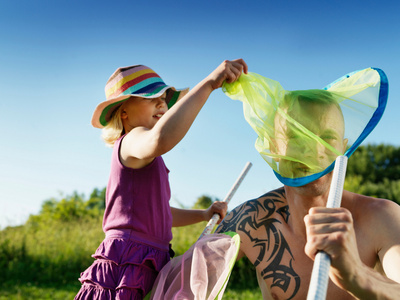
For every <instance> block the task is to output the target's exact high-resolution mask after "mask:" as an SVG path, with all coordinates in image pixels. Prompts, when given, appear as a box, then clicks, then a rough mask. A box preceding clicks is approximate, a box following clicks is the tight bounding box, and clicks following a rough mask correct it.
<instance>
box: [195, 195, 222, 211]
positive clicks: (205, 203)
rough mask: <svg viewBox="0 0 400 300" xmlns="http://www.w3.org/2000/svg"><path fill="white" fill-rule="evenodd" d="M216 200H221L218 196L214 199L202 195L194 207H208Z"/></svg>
mask: <svg viewBox="0 0 400 300" xmlns="http://www.w3.org/2000/svg"><path fill="white" fill-rule="evenodd" d="M215 201H219V200H218V198H214V199H212V198H211V197H210V196H207V195H202V196H200V197H199V198H197V201H196V203H195V204H194V205H193V209H206V208H208V207H209V206H210V205H211V204H212V203H213V202H215Z"/></svg>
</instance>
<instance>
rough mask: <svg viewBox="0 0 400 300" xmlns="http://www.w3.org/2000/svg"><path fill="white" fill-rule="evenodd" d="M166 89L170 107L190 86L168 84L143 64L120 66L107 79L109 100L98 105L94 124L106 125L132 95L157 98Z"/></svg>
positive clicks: (93, 119) (93, 118)
mask: <svg viewBox="0 0 400 300" xmlns="http://www.w3.org/2000/svg"><path fill="white" fill-rule="evenodd" d="M165 91H167V104H168V108H170V107H171V106H172V105H174V104H175V102H176V101H178V100H179V99H180V98H182V97H183V96H184V95H185V94H186V93H187V92H188V91H189V88H185V89H181V90H178V89H175V88H174V87H172V86H168V85H166V84H165V83H164V81H163V80H162V79H161V77H160V76H159V75H158V74H157V73H156V72H154V71H153V70H152V69H150V68H149V67H146V66H143V65H136V66H130V67H123V68H118V69H117V70H116V71H115V72H114V73H113V74H112V75H111V77H110V78H109V79H108V81H107V84H106V87H105V92H106V99H107V100H106V101H104V102H102V103H100V104H99V105H98V106H97V107H96V110H95V111H94V113H93V117H92V125H93V126H94V127H97V128H103V127H104V126H106V125H107V123H108V122H109V121H110V120H111V117H112V114H113V112H115V111H116V110H117V109H118V107H119V106H120V105H121V104H122V103H123V102H124V101H125V100H127V99H128V98H129V97H131V96H135V97H142V98H157V97H160V96H162V95H163V94H164V92H165Z"/></svg>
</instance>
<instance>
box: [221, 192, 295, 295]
mask: <svg viewBox="0 0 400 300" xmlns="http://www.w3.org/2000/svg"><path fill="white" fill-rule="evenodd" d="M285 203H286V201H285V191H284V189H283V188H281V189H278V190H275V191H272V192H269V193H267V194H265V195H263V196H261V197H260V198H258V199H255V200H250V201H247V202H246V203H245V204H243V205H241V206H239V207H237V208H236V209H235V210H233V211H232V212H231V213H230V214H229V216H227V217H226V218H225V219H224V221H223V222H222V223H221V225H220V226H219V228H218V229H217V230H218V232H226V231H234V232H238V233H239V232H242V233H243V234H245V235H246V236H248V238H249V239H250V241H251V243H252V245H253V248H257V249H258V252H257V253H258V255H257V258H256V260H255V261H254V262H253V264H254V266H255V267H257V266H259V265H260V263H262V262H264V264H263V265H264V266H266V267H265V268H264V269H263V270H262V271H261V276H262V278H263V279H264V280H266V281H271V282H272V283H271V285H270V286H271V287H278V288H280V289H282V291H283V292H284V293H285V294H286V295H288V298H287V299H292V298H293V297H294V296H295V295H296V294H297V292H298V290H299V288H300V277H299V276H298V274H297V273H296V272H295V270H294V269H293V265H292V262H293V260H294V258H293V255H292V252H291V250H290V248H289V245H288V243H287V242H286V239H285V238H284V236H283V234H282V232H281V231H280V229H279V224H281V223H282V222H281V221H280V220H279V219H277V218H276V216H277V214H279V215H280V216H281V217H282V218H283V220H284V222H286V223H287V222H288V220H289V216H290V213H289V207H288V205H287V204H285ZM260 233H262V234H260ZM265 262H266V264H265Z"/></svg>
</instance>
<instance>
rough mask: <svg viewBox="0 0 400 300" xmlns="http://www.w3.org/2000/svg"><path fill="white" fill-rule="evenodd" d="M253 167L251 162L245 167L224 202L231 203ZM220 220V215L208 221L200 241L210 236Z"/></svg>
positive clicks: (215, 215)
mask: <svg viewBox="0 0 400 300" xmlns="http://www.w3.org/2000/svg"><path fill="white" fill-rule="evenodd" d="M251 166H252V163H251V162H247V163H246V165H245V166H244V168H243V170H242V172H241V173H240V175H239V177H238V179H237V180H236V182H235V183H234V184H233V186H232V188H231V189H230V191H229V192H228V194H227V195H226V196H225V199H224V200H223V202H226V203H228V204H229V201H231V199H232V197H233V195H234V194H235V193H236V190H237V189H238V187H239V185H240V184H241V183H242V181H243V179H244V177H245V176H246V175H247V173H248V172H249V170H250V168H251ZM219 219H220V215H219V214H214V215H213V216H212V217H211V219H210V221H208V223H207V226H206V228H204V230H203V232H202V233H201V235H200V237H199V239H201V238H202V237H203V236H205V235H207V234H210V233H211V231H212V230H213V229H214V226H215V224H217V222H218V220H219Z"/></svg>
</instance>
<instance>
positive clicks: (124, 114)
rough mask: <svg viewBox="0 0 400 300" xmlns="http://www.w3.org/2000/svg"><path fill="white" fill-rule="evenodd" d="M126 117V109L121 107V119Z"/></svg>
mask: <svg viewBox="0 0 400 300" xmlns="http://www.w3.org/2000/svg"><path fill="white" fill-rule="evenodd" d="M127 117H128V114H127V113H126V110H125V109H123V110H122V111H121V119H123V120H124V119H126V118H127Z"/></svg>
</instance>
